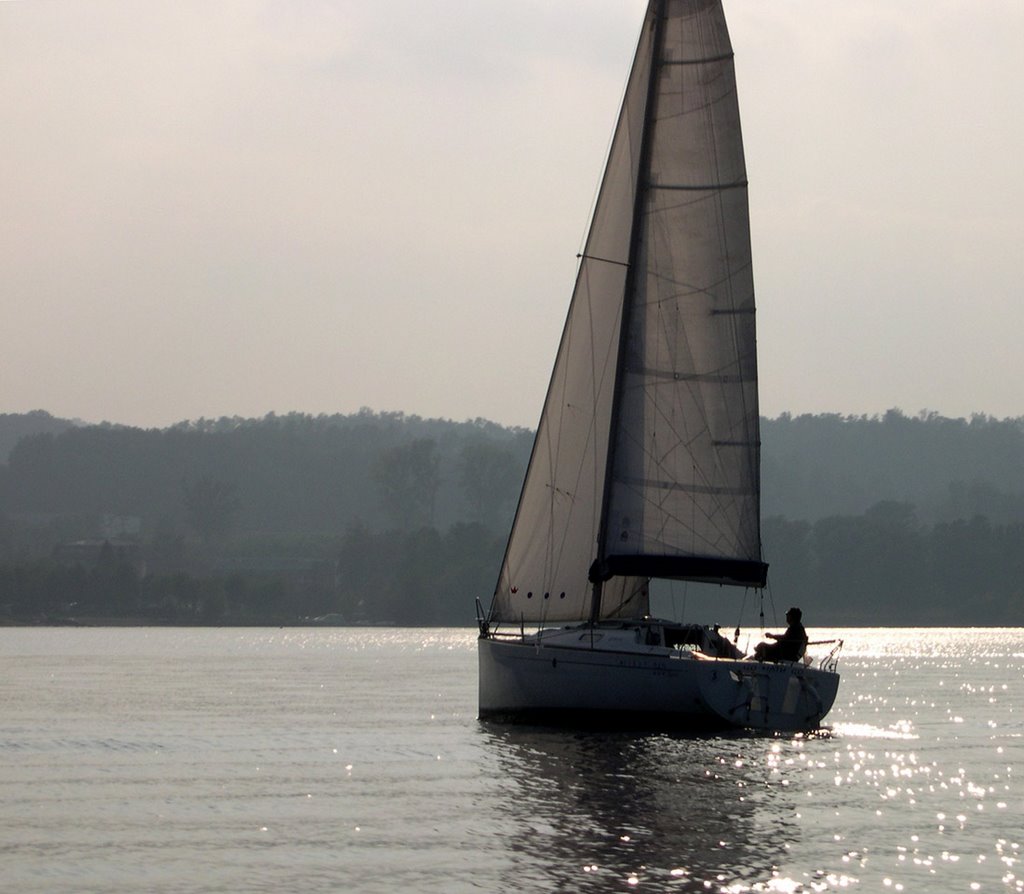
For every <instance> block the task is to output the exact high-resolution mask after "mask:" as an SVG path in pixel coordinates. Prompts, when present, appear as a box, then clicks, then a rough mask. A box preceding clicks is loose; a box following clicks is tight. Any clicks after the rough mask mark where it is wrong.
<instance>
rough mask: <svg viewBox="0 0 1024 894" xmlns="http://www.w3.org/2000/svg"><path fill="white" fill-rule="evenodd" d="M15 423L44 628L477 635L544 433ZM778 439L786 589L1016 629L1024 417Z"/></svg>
mask: <svg viewBox="0 0 1024 894" xmlns="http://www.w3.org/2000/svg"><path fill="white" fill-rule="evenodd" d="M7 433H12V434H11V440H12V441H13V440H14V438H15V437H16V438H17V439H16V442H15V443H13V444H12V445H11V446H10V450H9V457H8V461H7V463H6V464H5V465H2V466H0V619H3V618H7V619H8V620H12V621H18V620H21V621H28V622H38V621H46V620H49V621H51V622H55V621H60V620H62V619H63V620H67V619H70V618H74V619H77V620H79V621H89V622H95V621H96V620H97V619H111V618H134V619H144V620H152V621H168V622H169V621H174V622H177V623H270V622H273V623H296V622H299V621H301V620H303V619H309V618H320V619H322V620H323V622H325V623H326V622H331V621H335V622H339V623H341V622H345V623H383V622H392V623H408V624H433V623H438V624H452V623H469V622H471V621H472V614H473V600H474V598H475V597H480V598H482V599H483V600H484V601H486V600H487V598H488V596H489V593H490V590H491V588H492V587H493V582H494V578H495V575H496V571H497V564H498V562H499V561H500V557H501V551H502V549H503V546H504V541H505V537H506V535H507V530H508V526H509V523H510V521H511V517H512V513H513V511H514V508H515V499H516V496H517V494H518V490H519V486H520V482H521V480H522V475H523V472H524V470H525V466H526V463H527V460H528V457H529V451H530V445H531V440H532V433H530V432H528V431H526V430H523V429H508V428H504V427H502V426H499V425H496V424H493V423H489V422H486V421H483V420H476V421H470V422H461V423H456V422H452V421H448V420H427V419H421V418H419V417H416V416H406V415H404V414H400V413H374V412H371V411H369V410H364V411H362V412H360V413H356V414H352V415H336V416H318V417H312V416H305V415H299V414H291V415H286V416H274V415H271V416H267V417H265V418H263V419H237V418H233V419H219V420H200V421H198V422H190V423H182V424H180V425H176V426H173V427H171V428H168V429H160V430H142V429H134V428H128V427H122V426H115V425H109V424H104V425H100V426H86V425H78V426H72V423H69V422H65V421H63V420H54V419H52V417H49V416H47V414H40V413H36V414H28V415H27V416H23V417H17V416H13V415H6V416H0V437H3V436H5V435H6V434H7ZM762 440H763V453H762V459H763V472H762V478H763V490H764V500H763V510H764V516H765V524H764V540H765V552H766V557H767V559H768V561H769V562H770V564H771V573H770V581H771V583H772V590H773V593H774V594H775V598H776V599H781V600H783V601H785V602H787V603H789V602H797V603H800V604H803V605H805V606H807V607H808V608H809V609H810V610H811V612H812V613H813V616H814V618H815V623H818V624H868V623H903V624H955V623H968V624H970V623H980V624H1004V623H1005V624H1017V623H1020V618H1021V614H1022V609H1024V575H1022V574H1021V571H1022V570H1024V569H1022V568H1021V565H1022V564H1024V425H1022V421H1021V420H1019V419H1009V420H995V419H991V418H987V417H975V418H972V419H971V420H962V419H946V418H943V417H940V416H937V415H934V414H932V415H925V414H922V415H919V416H916V417H907V416H904V415H903V414H901V413H899V412H897V411H891V412H889V413H887V414H885V415H884V416H882V417H870V418H868V417H860V418H851V417H840V416H835V415H826V416H800V417H790V416H782V417H780V418H778V419H766V420H763V428H762ZM694 620H700V619H694ZM719 620H725V621H726V622H729V621H730V619H729V618H727V617H726V618H720V619H719Z"/></svg>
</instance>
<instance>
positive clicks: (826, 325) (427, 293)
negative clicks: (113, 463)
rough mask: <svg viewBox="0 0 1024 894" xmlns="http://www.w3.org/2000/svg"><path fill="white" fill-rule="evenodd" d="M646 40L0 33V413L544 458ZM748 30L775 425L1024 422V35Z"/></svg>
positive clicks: (757, 22) (459, 8) (474, 23)
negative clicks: (560, 358) (284, 418)
mask: <svg viewBox="0 0 1024 894" xmlns="http://www.w3.org/2000/svg"><path fill="white" fill-rule="evenodd" d="M645 5H646V4H645V2H644V0H558V2H553V0H512V2H510V0H431V2H429V3H427V2H423V0H391V2H389V3H368V2H365V0H148V2H146V3H139V2H137V0H74V2H71V0H66V2H65V0H22V2H0V120H2V122H3V134H4V135H3V138H2V140H0V197H2V200H0V209H2V214H0V312H2V315H3V325H2V328H0V339H2V341H0V412H23V411H27V410H31V409H36V408H42V409H46V410H49V411H50V412H52V413H54V414H56V415H60V416H68V417H78V418H81V419H84V420H87V421H94V422H95V421H101V420H109V421H112V422H122V423H128V424H134V425H143V426H164V425H167V424H170V423H172V422H175V421H179V420H182V419H195V418H199V417H201V416H205V417H216V416H221V415H242V416H261V415H263V414H265V413H267V412H270V411H276V412H279V413H281V412H287V411H291V410H299V411H303V412H311V413H321V412H324V413H334V412H352V411H355V410H357V409H359V408H360V407H362V406H369V407H371V408H373V409H376V410H404V411H406V412H410V413H418V414H419V415H422V416H442V417H450V418H454V419H465V418H473V417H477V416H482V417H486V418H489V419H493V420H496V421H498V422H502V423H506V424H519V425H527V426H533V425H534V424H535V423H536V420H537V418H538V415H539V411H540V405H541V402H542V400H543V396H544V390H545V388H546V386H547V381H548V376H549V373H550V367H551V362H552V359H553V355H554V351H555V347H556V344H557V341H558V337H559V334H560V331H561V327H562V322H563V319H564V315H565V310H566V305H567V302H568V299H569V295H570V292H571V288H572V282H573V278H574V275H575V269H576V257H575V256H576V252H577V251H578V250H579V248H580V245H581V243H582V240H583V237H584V235H585V229H586V224H587V220H588V216H589V212H590V207H591V202H592V200H593V197H594V191H595V188H596V185H597V183H598V180H599V178H600V174H601V168H602V165H603V161H604V154H605V151H606V149H607V146H608V139H609V135H610V132H611V128H612V125H613V123H614V120H615V116H616V113H617V108H618V102H619V98H620V95H621V91H622V87H623V85H624V83H625V79H626V75H627V72H628V68H629V63H630V60H631V57H632V51H633V47H634V44H635V41H636V36H637V33H638V30H639V26H640V21H641V19H642V16H643V11H644V7H645ZM726 14H727V16H728V19H729V24H730V30H731V33H732V39H733V46H734V49H735V51H736V62H737V70H738V78H739V89H740V107H741V113H742V116H743V127H744V135H745V141H746V154H747V167H748V175H749V179H750V184H751V186H750V201H751V216H752V230H753V243H754V265H755V266H754V273H755V282H756V289H757V301H758V326H759V335H758V345H759V354H760V360H761V376H760V379H761V409H762V412H763V413H764V414H766V415H770V416H775V415H778V414H779V413H781V412H783V411H791V412H794V413H800V412H826V411H829V412H839V413H855V414H860V413H869V414H871V413H878V412H884V411H885V410H886V409H889V408H891V407H900V408H902V409H903V410H904V411H905V412H908V413H916V412H918V411H919V410H922V409H929V410H935V411H938V412H940V413H942V414H944V415H948V416H963V415H969V414H971V413H972V412H984V413H990V414H993V415H995V416H1000V417H1002V416H1021V415H1024V301H1022V297H1024V295H1022V291H1024V289H1022V279H1024V277H1022V272H1021V266H1022V261H1024V2H1021V0H929V2H923V0H857V2H855V3H853V2H850V0H727V3H726Z"/></svg>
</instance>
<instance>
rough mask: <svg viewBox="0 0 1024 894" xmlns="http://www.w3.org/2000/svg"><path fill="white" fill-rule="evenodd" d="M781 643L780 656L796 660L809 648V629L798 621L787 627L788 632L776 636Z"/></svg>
mask: <svg viewBox="0 0 1024 894" xmlns="http://www.w3.org/2000/svg"><path fill="white" fill-rule="evenodd" d="M776 642H777V643H778V645H779V649H778V656H779V657H780V658H786V659H789V660H790V661H796V660H797V659H798V658H801V657H802V656H803V654H804V650H805V649H806V648H807V631H806V630H804V625H803V624H801V623H800V622H799V621H797V622H796V623H795V624H790V625H789V626H788V627H787V628H786V632H785V633H783V634H782V636H779V637H777V638H776Z"/></svg>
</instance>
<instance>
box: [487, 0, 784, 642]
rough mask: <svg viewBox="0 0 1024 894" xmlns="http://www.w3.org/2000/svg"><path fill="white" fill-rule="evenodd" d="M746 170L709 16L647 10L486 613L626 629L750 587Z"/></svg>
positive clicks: (657, 1) (724, 54)
mask: <svg viewBox="0 0 1024 894" xmlns="http://www.w3.org/2000/svg"><path fill="white" fill-rule="evenodd" d="M756 369H757V365H756V346H755V330H754V296H753V278H752V271H751V259H750V235H749V224H748V214H747V189H746V170H745V166H744V160H743V148H742V142H741V136H740V126H739V110H738V105H737V99H736V85H735V77H734V70H733V62H732V49H731V45H730V42H729V37H728V32H727V29H726V25H725V18H724V14H723V12H722V9H721V5H720V3H719V2H718V0H652V2H651V3H650V6H649V8H648V11H647V16H646V19H645V22H644V26H643V31H642V33H641V37H640V41H639V44H638V47H637V53H636V58H635V61H634V64H633V69H632V72H631V74H630V79H629V82H628V85H627V89H626V95H625V98H624V102H623V107H622V112H621V114H620V117H619V121H618V124H617V127H616V131H615V135H614V138H613V141H612V147H611V150H610V153H609V159H608V164H607V167H606V170H605V176H604V180H603V182H602V186H601V190H600V193H599V196H598V201H597V204H596V206H595V211H594V218H593V221H592V223H591V229H590V234H589V236H588V239H587V244H586V249H585V251H584V256H583V258H582V260H581V263H580V269H579V274H578V277H577V282H576V287H575V291H574V294H573V298H572V303H571V305H570V309H569V315H568V319H567V321H566V326H565V330H564V332H563V335H562V341H561V344H560V346H559V351H558V356H557V358H556V361H555V367H554V372H553V375H552V380H551V384H550V386H549V390H548V395H547V399H546V401H545V405H544V410H543V414H542V417H541V420H540V423H539V425H538V431H537V439H536V442H535V445H534V450H533V455H532V457H531V460H530V464H529V468H528V470H527V476H526V481H525V484H524V488H523V492H522V495H521V498H520V504H519V508H518V510H517V513H516V519H515V523H514V525H513V529H512V533H511V536H510V539H509V543H508V547H507V551H506V555H505V560H504V562H503V565H502V569H501V574H500V576H499V580H498V586H497V589H496V592H495V598H494V602H493V603H492V609H491V617H492V619H493V620H496V621H526V622H531V623H536V622H539V623H546V622H557V621H571V620H582V619H585V618H588V617H591V616H592V599H593V592H594V583H596V582H600V583H599V584H598V592H599V593H600V606H599V611H598V612H597V615H596V616H597V617H602V618H609V617H623V616H627V617H628V616H633V617H636V616H640V615H643V614H645V613H646V611H647V588H646V582H647V578H649V577H652V576H659V577H676V578H687V579H701V580H712V581H719V582H722V583H741V584H753V585H761V584H763V583H764V575H765V566H764V565H763V563H762V562H761V554H760V533H759V481H758V478H759V433H758V404H757V373H756Z"/></svg>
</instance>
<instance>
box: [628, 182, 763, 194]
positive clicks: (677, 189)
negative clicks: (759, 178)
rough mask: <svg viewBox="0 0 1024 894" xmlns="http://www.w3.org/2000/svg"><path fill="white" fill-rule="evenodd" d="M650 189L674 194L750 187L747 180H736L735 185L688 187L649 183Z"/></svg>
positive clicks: (704, 184)
mask: <svg viewBox="0 0 1024 894" xmlns="http://www.w3.org/2000/svg"><path fill="white" fill-rule="evenodd" d="M646 185H647V188H648V189H664V190H668V191H673V192H720V191H722V190H725V189H746V188H747V186H748V185H749V184H748V183H747V181H746V180H736V181H735V182H733V183H701V184H693V185H687V184H682V183H652V182H650V181H648V182H647V184H646Z"/></svg>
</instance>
